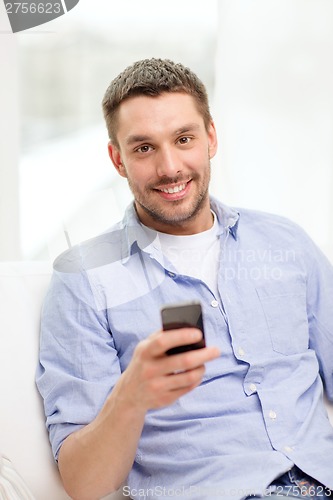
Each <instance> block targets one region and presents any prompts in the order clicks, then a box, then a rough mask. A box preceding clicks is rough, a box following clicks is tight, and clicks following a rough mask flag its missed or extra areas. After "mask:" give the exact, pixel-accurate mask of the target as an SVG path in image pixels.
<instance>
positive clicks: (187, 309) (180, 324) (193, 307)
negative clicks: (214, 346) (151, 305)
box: [161, 301, 206, 354]
mask: <svg viewBox="0 0 333 500" xmlns="http://www.w3.org/2000/svg"><path fill="white" fill-rule="evenodd" d="M161 317H162V324H163V330H173V329H176V328H185V327H195V328H198V329H199V330H201V331H202V339H201V340H200V341H199V342H195V343H194V344H189V345H182V346H177V347H173V348H172V349H169V350H168V351H167V354H177V353H180V352H186V351H191V350H193V349H201V348H202V347H205V345H206V343H205V335H204V326H203V318H202V308H201V304H200V302H197V301H193V302H182V303H179V304H169V305H165V306H163V307H162V309H161Z"/></svg>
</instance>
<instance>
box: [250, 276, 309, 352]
mask: <svg viewBox="0 0 333 500" xmlns="http://www.w3.org/2000/svg"><path fill="white" fill-rule="evenodd" d="M256 292H257V295H258V297H259V301H260V303H261V307H262V309H263V313H264V316H265V318H266V322H267V326H268V331H269V335H270V339H271V343H272V348H273V350H274V351H275V352H278V353H280V354H283V355H285V356H288V355H292V354H299V353H302V352H305V351H306V350H307V349H308V347H309V325H308V316H307V307H306V286H305V282H304V281H303V280H302V279H301V278H290V279H287V280H284V281H275V282H269V283H267V284H264V285H262V286H259V287H256Z"/></svg>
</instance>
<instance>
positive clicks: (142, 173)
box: [109, 92, 217, 234]
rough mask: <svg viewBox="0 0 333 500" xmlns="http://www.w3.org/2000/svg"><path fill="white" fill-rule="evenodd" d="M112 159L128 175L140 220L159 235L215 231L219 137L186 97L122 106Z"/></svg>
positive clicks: (144, 99)
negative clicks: (212, 200) (214, 165)
mask: <svg viewBox="0 0 333 500" xmlns="http://www.w3.org/2000/svg"><path fill="white" fill-rule="evenodd" d="M117 140H118V144H119V147H118V148H117V147H115V146H113V145H111V144H110V145H109V153H110V157H111V159H112V161H113V163H114V165H115V167H116V168H117V170H118V172H119V173H120V175H122V176H123V177H127V180H128V183H129V186H130V188H131V190H132V192H133V195H134V199H135V205H136V210H137V213H138V216H139V218H140V220H141V221H142V222H143V223H144V224H145V225H147V226H150V227H152V228H154V229H156V230H158V231H162V232H166V233H172V234H193V233H197V232H201V231H204V230H206V229H208V228H209V227H211V221H212V218H211V214H210V209H209V198H208V185H209V179H210V158H212V157H213V156H214V155H215V152H216V148H217V144H216V133H215V128H214V125H213V123H212V124H211V125H210V127H209V130H208V131H207V130H206V128H205V124H204V120H203V117H202V116H201V114H200V113H199V112H198V110H197V108H196V105H195V101H194V99H193V98H192V97H191V96H189V95H187V94H184V93H179V92H177V93H163V94H162V95H160V96H158V97H150V96H137V97H132V98H129V99H127V100H125V101H124V102H123V103H122V104H121V105H120V108H119V113H118V132H117Z"/></svg>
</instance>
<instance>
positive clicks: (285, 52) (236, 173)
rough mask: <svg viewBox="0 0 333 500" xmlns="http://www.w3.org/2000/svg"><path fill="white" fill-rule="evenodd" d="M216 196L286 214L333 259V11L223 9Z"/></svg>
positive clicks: (266, 5)
mask: <svg viewBox="0 0 333 500" xmlns="http://www.w3.org/2000/svg"><path fill="white" fill-rule="evenodd" d="M218 36H219V42H218V50H217V57H216V71H217V80H216V95H215V101H214V106H213V114H214V115H215V121H216V123H217V126H218V131H219V138H220V153H219V157H218V159H217V161H215V162H214V182H213V186H214V188H215V189H214V191H215V194H219V196H221V197H222V198H223V199H224V200H225V201H226V202H228V203H231V204H234V205H238V206H246V207H251V208H256V209H261V210H265V211H270V212H275V213H280V214H282V215H286V216H288V217H290V218H292V219H293V220H295V221H296V222H298V223H299V224H301V225H302V226H303V227H304V228H305V229H306V230H307V231H308V232H309V233H310V235H311V236H312V237H313V238H314V240H315V241H316V242H317V244H319V245H320V246H321V247H322V248H323V249H324V251H325V252H326V253H327V254H328V255H329V256H330V257H331V258H332V259H333V228H332V225H333V201H332V200H333V2H332V1H331V0H251V1H250V0H220V3H219V35H218Z"/></svg>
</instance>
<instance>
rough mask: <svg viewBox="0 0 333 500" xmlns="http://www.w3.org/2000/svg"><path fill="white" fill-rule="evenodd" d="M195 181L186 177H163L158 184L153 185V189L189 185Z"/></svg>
mask: <svg viewBox="0 0 333 500" xmlns="http://www.w3.org/2000/svg"><path fill="white" fill-rule="evenodd" d="M192 179H193V177H188V176H186V177H184V176H181V175H179V176H177V177H163V179H161V180H160V181H159V182H158V184H151V186H150V187H151V188H152V189H160V188H161V187H164V186H168V185H170V184H179V183H183V184H187V183H188V182H189V181H191V180H192Z"/></svg>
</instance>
